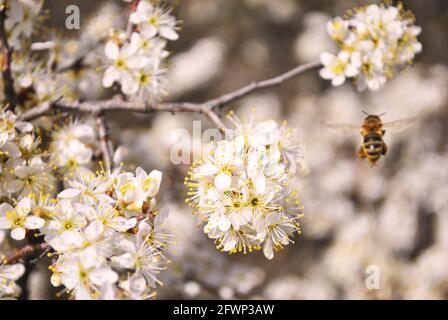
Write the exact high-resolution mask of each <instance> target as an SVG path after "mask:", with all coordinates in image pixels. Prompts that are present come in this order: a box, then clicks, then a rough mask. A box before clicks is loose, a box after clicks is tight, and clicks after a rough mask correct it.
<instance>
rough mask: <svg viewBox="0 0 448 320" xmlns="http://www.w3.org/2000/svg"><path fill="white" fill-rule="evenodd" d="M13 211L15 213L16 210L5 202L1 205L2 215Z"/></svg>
mask: <svg viewBox="0 0 448 320" xmlns="http://www.w3.org/2000/svg"><path fill="white" fill-rule="evenodd" d="M11 211H14V208H13V207H12V206H11V205H10V204H9V203H6V202H3V203H2V204H0V214H1V215H5V214H6V213H7V212H11Z"/></svg>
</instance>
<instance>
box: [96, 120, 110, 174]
mask: <svg viewBox="0 0 448 320" xmlns="http://www.w3.org/2000/svg"><path fill="white" fill-rule="evenodd" d="M96 125H97V128H98V136H99V140H100V148H101V153H102V156H103V161H104V164H105V165H106V169H109V170H112V169H113V167H114V161H113V147H112V142H111V141H110V140H109V131H108V128H107V124H106V121H104V115H103V114H99V115H98V116H97V117H96Z"/></svg>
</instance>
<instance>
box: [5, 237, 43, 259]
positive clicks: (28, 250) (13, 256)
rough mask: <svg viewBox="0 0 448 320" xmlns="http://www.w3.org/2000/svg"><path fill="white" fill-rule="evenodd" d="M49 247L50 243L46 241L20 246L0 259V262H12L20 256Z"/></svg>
mask: <svg viewBox="0 0 448 320" xmlns="http://www.w3.org/2000/svg"><path fill="white" fill-rule="evenodd" d="M49 247H50V245H49V244H48V243H46V242H42V243H38V244H29V245H26V246H24V247H22V248H20V249H19V250H17V251H16V252H14V253H13V254H11V255H9V256H7V257H6V258H4V259H3V261H2V264H11V263H14V262H16V261H17V260H19V259H21V258H24V257H26V256H29V255H32V254H34V253H36V252H37V251H41V250H47V248H49Z"/></svg>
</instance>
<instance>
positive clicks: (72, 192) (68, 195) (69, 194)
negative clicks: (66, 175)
mask: <svg viewBox="0 0 448 320" xmlns="http://www.w3.org/2000/svg"><path fill="white" fill-rule="evenodd" d="M80 194H81V191H80V190H78V189H73V188H70V189H66V190H64V191H62V192H61V193H59V194H58V198H61V199H72V198H75V197H77V196H79V195H80Z"/></svg>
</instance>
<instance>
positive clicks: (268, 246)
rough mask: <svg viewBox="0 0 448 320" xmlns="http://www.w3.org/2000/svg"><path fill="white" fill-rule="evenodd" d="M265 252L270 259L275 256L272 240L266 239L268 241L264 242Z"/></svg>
mask: <svg viewBox="0 0 448 320" xmlns="http://www.w3.org/2000/svg"><path fill="white" fill-rule="evenodd" d="M263 253H264V256H265V257H266V258H267V259H269V260H271V259H272V258H274V250H273V248H272V242H271V240H269V239H268V240H266V242H265V243H264V246H263Z"/></svg>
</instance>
